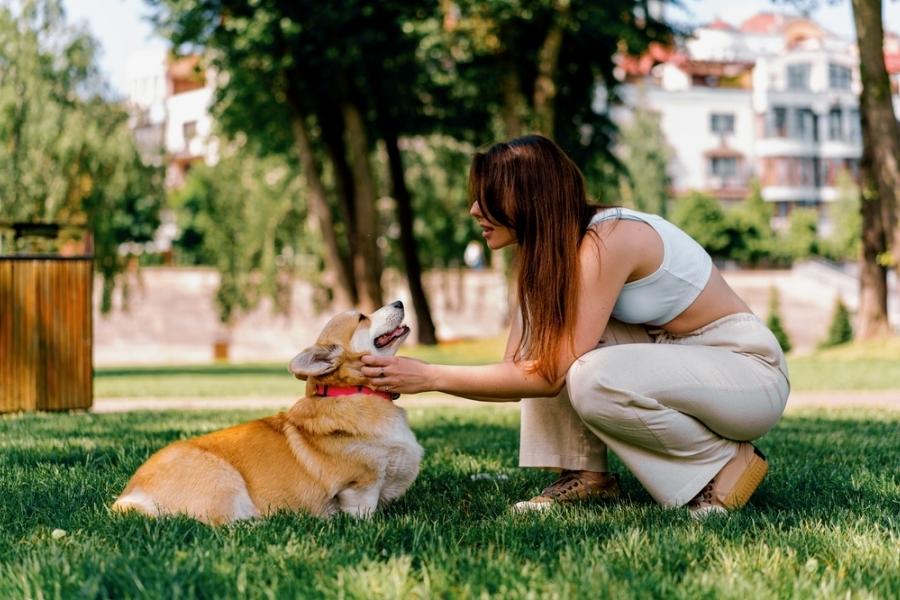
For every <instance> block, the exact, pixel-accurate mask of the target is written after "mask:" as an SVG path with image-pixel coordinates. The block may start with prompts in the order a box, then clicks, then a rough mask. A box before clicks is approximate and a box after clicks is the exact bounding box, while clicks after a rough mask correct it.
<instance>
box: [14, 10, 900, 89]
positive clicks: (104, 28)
mask: <svg viewBox="0 0 900 600" xmlns="http://www.w3.org/2000/svg"><path fill="white" fill-rule="evenodd" d="M0 1H2V0H0ZM373 1H377V0H373ZM681 2H682V4H683V5H684V8H683V9H672V8H669V9H667V10H668V11H669V13H668V15H669V18H671V19H672V20H674V21H676V22H679V23H691V24H703V23H708V22H710V21H712V20H713V19H715V18H716V17H719V18H722V19H724V20H725V21H728V22H729V23H732V24H738V23H740V22H741V21H743V20H744V19H746V18H748V17H750V16H752V15H754V14H756V13H759V12H782V9H783V6H784V4H785V2H783V1H782V2H778V3H775V2H772V1H771V0H740V1H738V2H735V1H734V0H730V1H729V0H681ZM64 4H65V7H66V12H67V14H68V18H69V22H70V23H78V24H82V25H86V26H87V28H88V30H90V31H91V33H92V34H93V35H94V37H95V38H97V39H98V40H99V41H100V44H101V56H100V66H101V70H102V71H103V72H104V74H105V76H106V79H107V81H109V83H110V85H111V86H112V88H113V90H114V91H116V92H117V93H118V94H122V93H123V92H124V90H125V88H126V83H127V76H128V73H127V66H126V65H127V61H128V57H129V56H130V55H131V54H133V53H135V52H137V51H140V50H142V49H154V48H165V47H166V42H165V40H163V39H161V38H159V37H158V36H155V35H154V33H153V27H152V25H151V24H150V23H149V22H148V21H147V20H146V16H147V14H148V13H149V9H148V8H147V6H146V4H145V3H144V2H143V0H64ZM819 4H821V5H822V8H819V9H818V10H817V11H816V12H815V13H813V15H812V17H813V19H814V20H816V21H817V22H818V23H819V24H820V25H822V26H823V27H825V28H826V29H828V30H830V31H832V32H834V33H836V34H838V35H841V36H843V37H845V38H847V39H851V38H852V37H853V35H854V30H853V15H852V13H851V10H850V0H838V1H837V2H835V1H834V0H821V1H820V2H819ZM883 4H884V10H885V20H884V24H885V28H886V29H889V30H891V31H894V32H898V33H900V0H884V3H883Z"/></svg>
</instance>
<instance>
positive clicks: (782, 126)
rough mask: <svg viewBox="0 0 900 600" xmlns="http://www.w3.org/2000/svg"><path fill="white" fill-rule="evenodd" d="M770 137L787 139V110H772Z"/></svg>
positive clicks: (779, 107) (780, 108)
mask: <svg viewBox="0 0 900 600" xmlns="http://www.w3.org/2000/svg"><path fill="white" fill-rule="evenodd" d="M771 133H772V135H773V137H787V109H786V108H785V107H783V106H776V107H775V108H774V109H773V110H772V132H771Z"/></svg>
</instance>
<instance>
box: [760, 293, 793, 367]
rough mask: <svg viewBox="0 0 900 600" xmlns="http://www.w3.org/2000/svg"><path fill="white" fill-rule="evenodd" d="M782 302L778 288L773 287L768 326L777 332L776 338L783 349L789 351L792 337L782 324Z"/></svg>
mask: <svg viewBox="0 0 900 600" xmlns="http://www.w3.org/2000/svg"><path fill="white" fill-rule="evenodd" d="M780 305H781V303H780V301H779V298H778V290H777V289H776V288H774V287H772V288H771V289H770V290H769V318H768V319H766V326H767V327H768V328H769V329H770V330H771V331H772V333H773V334H775V339H777V340H778V344H779V345H780V346H781V349H782V350H783V351H784V352H785V353H787V352H790V351H791V347H792V346H791V339H790V338H789V337H788V334H787V331H785V330H784V326H783V325H782V324H781V306H780Z"/></svg>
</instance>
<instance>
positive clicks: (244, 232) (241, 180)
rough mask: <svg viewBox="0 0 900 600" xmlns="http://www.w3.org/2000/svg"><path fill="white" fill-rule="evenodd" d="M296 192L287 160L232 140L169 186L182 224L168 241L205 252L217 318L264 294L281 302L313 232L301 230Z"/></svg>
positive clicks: (198, 255)
mask: <svg viewBox="0 0 900 600" xmlns="http://www.w3.org/2000/svg"><path fill="white" fill-rule="evenodd" d="M302 195H303V187H302V185H301V180H300V177H299V176H298V173H297V170H296V168H295V167H294V166H292V165H291V164H289V163H286V162H285V161H283V160H280V159H279V158H277V157H270V158H259V157H256V156H255V155H254V154H253V153H251V152H249V151H248V150H247V149H246V148H244V147H242V146H240V145H238V144H234V145H232V146H230V147H227V148H226V149H225V150H224V151H223V156H222V158H221V160H220V161H219V162H218V163H217V164H216V165H214V166H203V165H200V166H197V167H194V168H193V169H191V171H190V173H189V175H188V179H187V182H186V184H185V186H184V187H183V188H182V189H181V190H179V191H178V192H176V193H175V194H174V197H173V200H172V201H173V204H174V205H175V206H176V207H177V212H178V215H179V220H180V221H181V223H180V224H181V230H182V237H181V239H179V240H177V241H176V247H178V248H184V249H185V251H186V252H188V253H189V256H191V257H192V258H193V259H194V260H198V261H199V260H203V259H207V258H209V259H211V260H212V261H213V264H214V265H215V266H216V268H217V269H218V271H219V274H220V282H219V288H218V290H217V291H216V304H217V306H218V308H219V319H220V320H221V322H222V323H224V324H230V323H231V322H232V320H233V319H234V317H236V315H237V313H238V312H239V311H245V310H249V309H251V308H253V307H254V306H256V305H257V304H258V302H259V301H260V300H261V299H262V298H266V297H268V298H272V299H274V301H275V307H276V308H278V309H282V310H284V309H286V307H287V302H288V301H289V299H290V297H289V292H290V285H289V284H290V277H291V275H292V274H293V273H294V267H295V265H296V263H297V260H296V257H298V256H309V255H310V254H311V253H312V252H314V251H315V250H317V247H316V246H313V245H312V244H314V240H315V236H316V232H305V234H304V233H303V231H304V227H305V215H306V207H305V205H304V203H303V202H302V201H301V198H302ZM304 275H310V273H304Z"/></svg>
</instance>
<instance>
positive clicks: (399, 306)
mask: <svg viewBox="0 0 900 600" xmlns="http://www.w3.org/2000/svg"><path fill="white" fill-rule="evenodd" d="M391 306H393V307H394V308H399V309H400V310H403V303H402V302H400V301H399V300H397V301H396V302H393V303H392V304H391Z"/></svg>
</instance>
